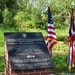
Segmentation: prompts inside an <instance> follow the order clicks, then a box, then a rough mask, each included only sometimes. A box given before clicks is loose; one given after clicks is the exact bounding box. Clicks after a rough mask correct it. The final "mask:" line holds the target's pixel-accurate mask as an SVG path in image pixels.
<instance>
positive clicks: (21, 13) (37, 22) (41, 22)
mask: <svg viewBox="0 0 75 75" xmlns="http://www.w3.org/2000/svg"><path fill="white" fill-rule="evenodd" d="M71 2H72V0H69V1H68V0H51V3H50V9H51V12H52V17H53V21H54V25H55V27H56V28H67V26H69V23H70V14H71ZM47 8H48V1H47V0H0V24H3V26H9V27H10V26H12V27H13V26H17V27H30V28H40V29H46V27H47V16H48V14H47V13H48V12H47Z"/></svg>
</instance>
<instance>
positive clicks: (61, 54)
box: [0, 27, 75, 72]
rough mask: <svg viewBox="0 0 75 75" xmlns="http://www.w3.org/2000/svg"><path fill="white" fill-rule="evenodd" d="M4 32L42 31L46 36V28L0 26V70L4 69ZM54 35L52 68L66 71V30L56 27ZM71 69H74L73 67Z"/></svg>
mask: <svg viewBox="0 0 75 75" xmlns="http://www.w3.org/2000/svg"><path fill="white" fill-rule="evenodd" d="M4 32H42V34H43V36H44V39H45V36H46V30H41V29H26V28H23V29H20V28H19V29H17V28H13V27H12V28H10V27H7V28H5V27H0V72H3V71H4V62H5V61H4ZM56 35H57V39H58V42H57V44H56V45H55V46H54V47H53V57H52V61H53V63H54V70H58V71H59V70H60V71H63V70H66V71H67V57H68V50H69V42H68V41H67V35H68V30H67V29H65V30H60V29H56ZM72 70H74V71H75V68H73V69H72Z"/></svg>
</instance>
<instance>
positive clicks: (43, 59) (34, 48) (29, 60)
mask: <svg viewBox="0 0 75 75" xmlns="http://www.w3.org/2000/svg"><path fill="white" fill-rule="evenodd" d="M4 37H5V42H6V46H7V50H8V56H9V61H10V65H11V68H12V70H27V69H39V68H53V67H54V65H53V63H52V60H51V58H50V55H49V52H48V49H47V47H46V44H45V41H44V39H43V36H42V33H40V32H6V33H4Z"/></svg>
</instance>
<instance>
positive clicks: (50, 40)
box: [46, 7, 57, 57]
mask: <svg viewBox="0 0 75 75" xmlns="http://www.w3.org/2000/svg"><path fill="white" fill-rule="evenodd" d="M56 42H57V38H56V32H55V29H54V24H53V20H52V14H51V12H50V7H48V27H47V36H46V45H47V48H48V50H49V53H50V56H51V57H52V47H53V46H54V45H55V44H56Z"/></svg>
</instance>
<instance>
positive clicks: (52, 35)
mask: <svg viewBox="0 0 75 75" xmlns="http://www.w3.org/2000/svg"><path fill="white" fill-rule="evenodd" d="M48 36H51V37H53V38H55V39H56V35H54V34H48Z"/></svg>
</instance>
